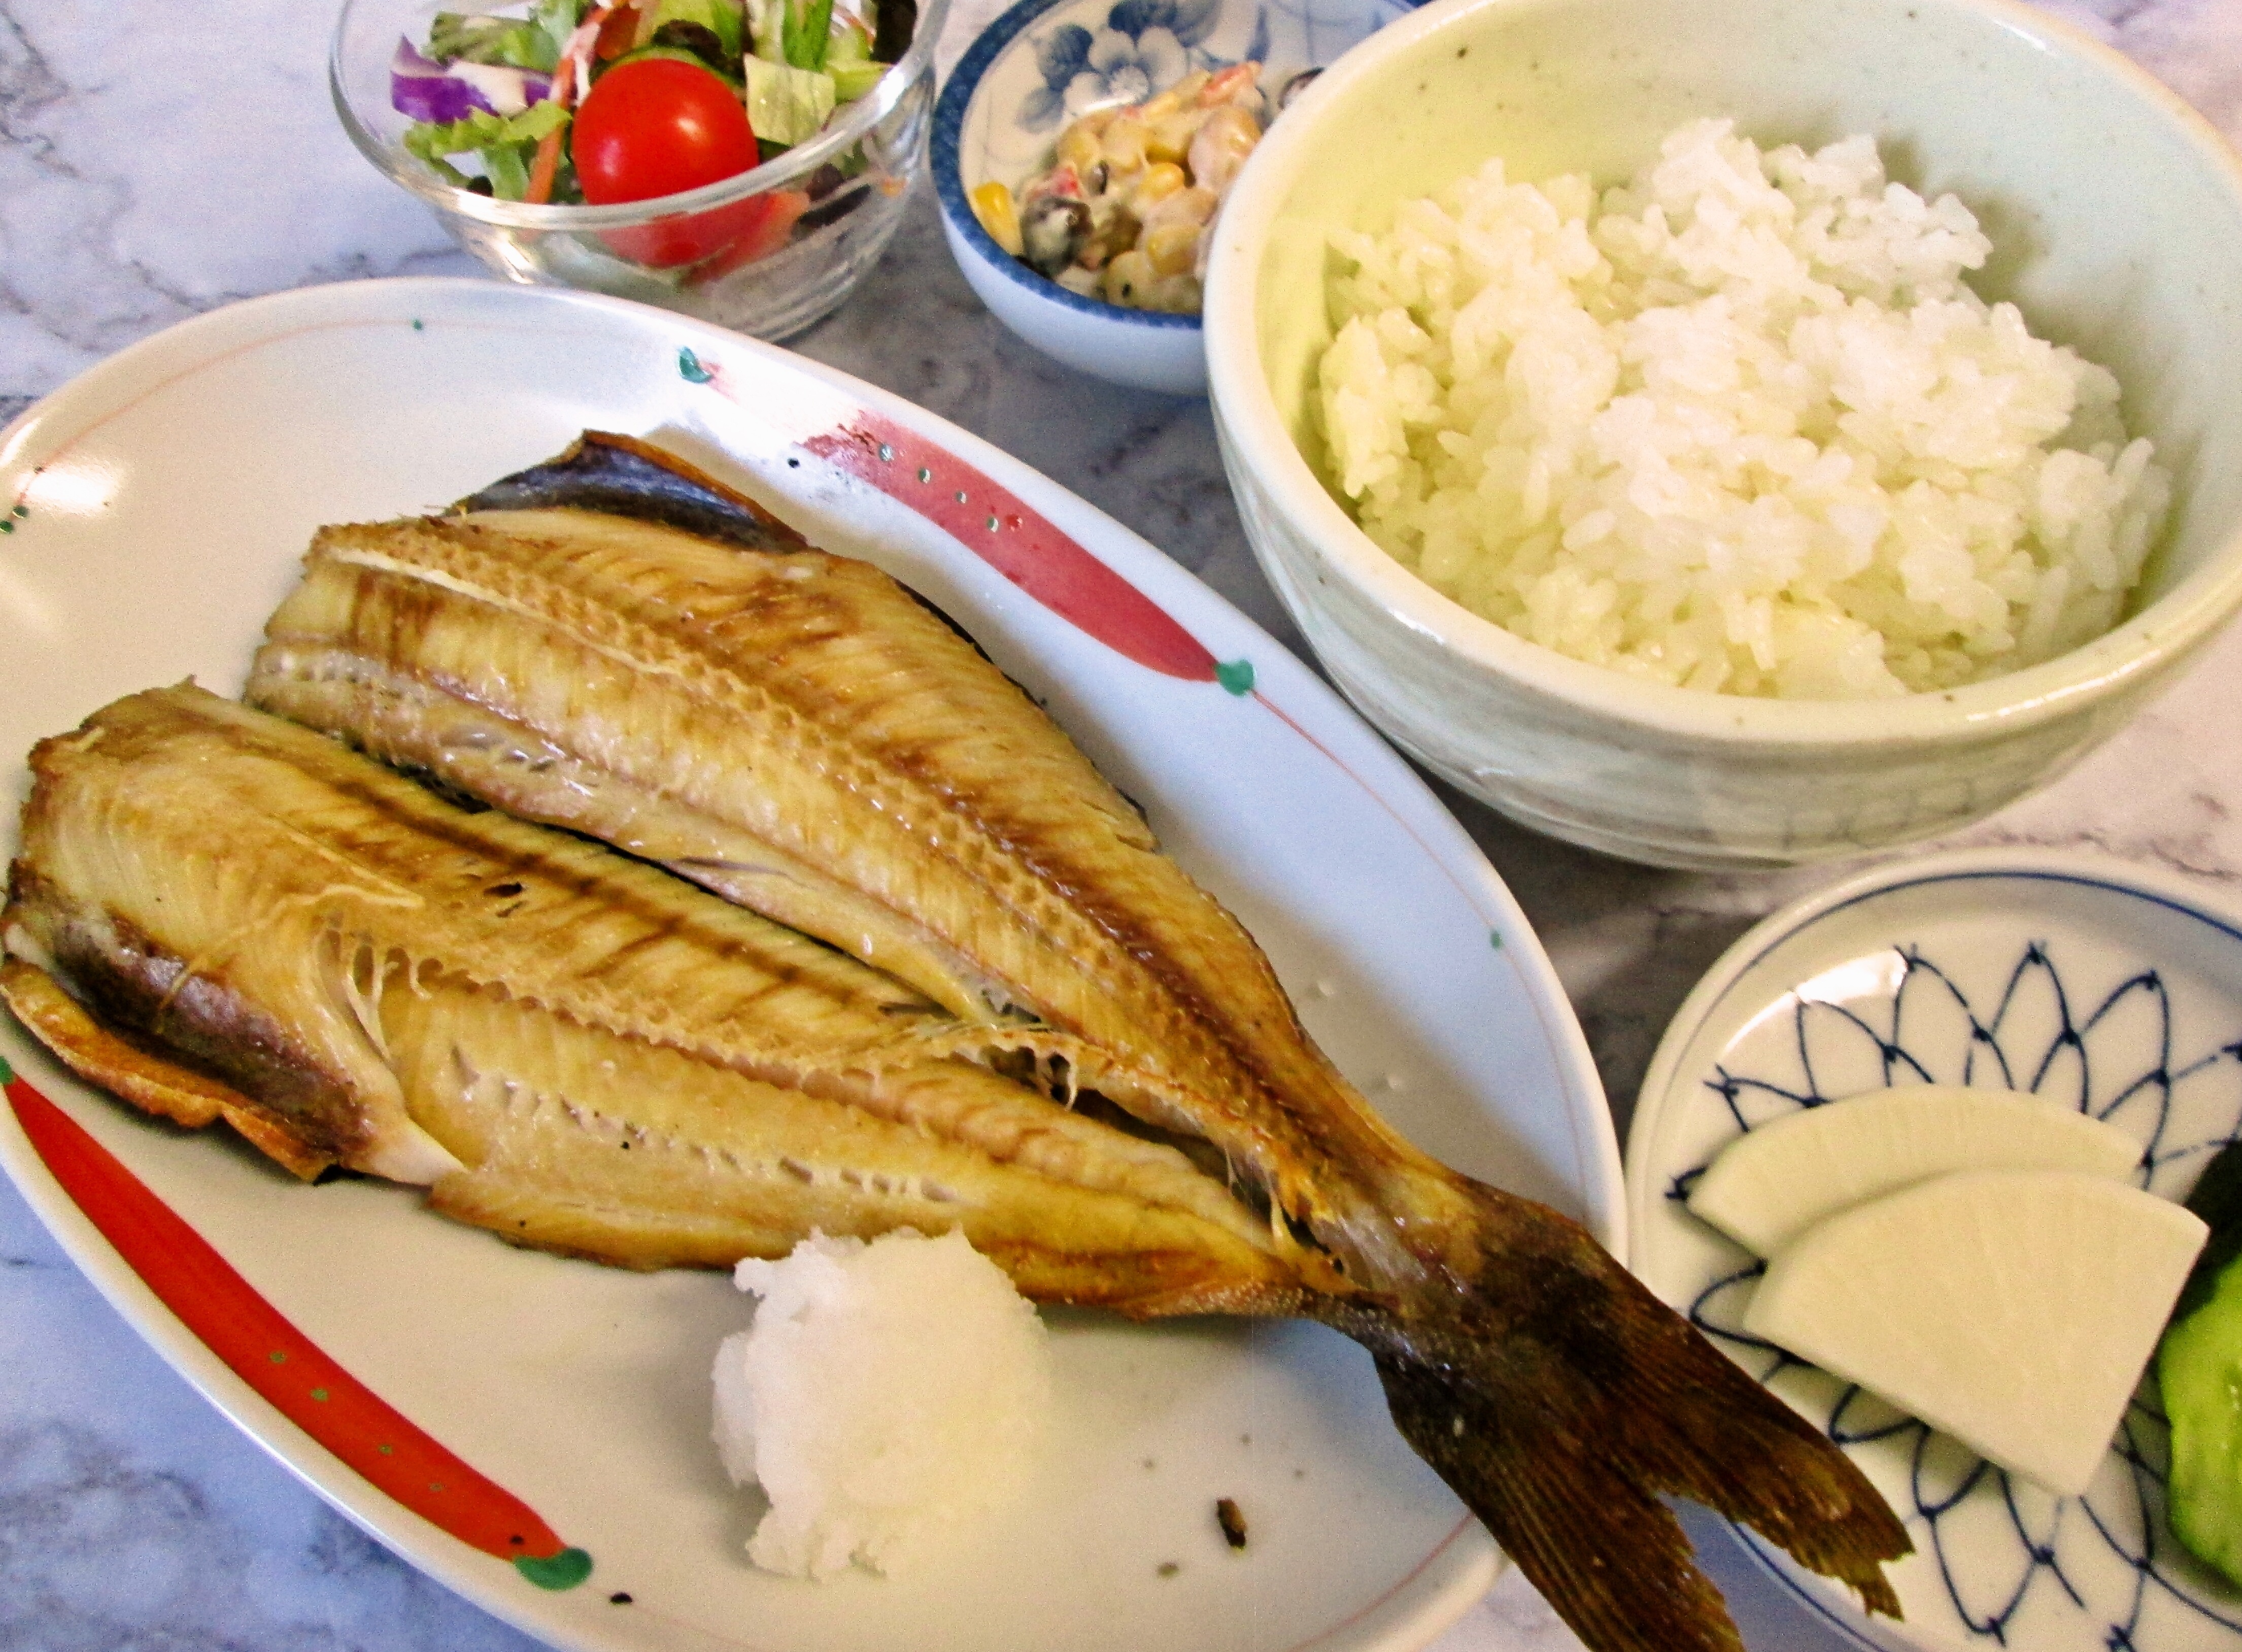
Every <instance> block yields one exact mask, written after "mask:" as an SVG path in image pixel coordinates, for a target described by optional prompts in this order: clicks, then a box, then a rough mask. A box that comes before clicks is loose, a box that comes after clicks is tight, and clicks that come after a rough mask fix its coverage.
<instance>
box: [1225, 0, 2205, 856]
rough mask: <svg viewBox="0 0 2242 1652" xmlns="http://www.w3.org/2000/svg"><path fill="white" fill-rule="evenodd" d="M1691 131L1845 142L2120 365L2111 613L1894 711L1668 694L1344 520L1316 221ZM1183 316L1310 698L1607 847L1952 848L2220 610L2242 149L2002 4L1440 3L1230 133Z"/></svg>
mask: <svg viewBox="0 0 2242 1652" xmlns="http://www.w3.org/2000/svg"><path fill="white" fill-rule="evenodd" d="M1704 116H1732V117H1734V118H1735V119H1736V121H1737V126H1738V130H1739V131H1741V132H1742V133H1744V134H1745V135H1747V136H1749V137H1751V138H1755V140H1756V141H1758V142H1759V143H1760V144H1762V146H1763V147H1767V146H1773V145H1775V144H1782V143H1788V142H1797V143H1802V144H1806V145H1807V146H1809V148H1812V147H1817V146H1819V145H1821V144H1827V143H1829V142H1831V141H1834V140H1836V139H1837V138H1843V137H1846V136H1849V135H1851V134H1854V133H1859V132H1866V133H1869V134H1871V135H1873V136H1874V137H1875V138H1876V140H1877V143H1878V144H1879V147H1880V149H1881V150H1882V152H1883V158H1884V159H1885V162H1886V164H1887V165H1888V166H1889V167H1890V170H1891V172H1892V174H1893V176H1894V177H1895V178H1896V179H1897V180H1898V181H1901V182H1903V183H1905V184H1907V185H1910V187H1913V188H1915V189H1916V190H1917V191H1920V192H1922V193H1923V194H1924V195H1925V196H1927V197H1930V196H1936V195H1937V194H1939V193H1943V192H1945V191H1953V192H1954V193H1956V194H1957V195H1958V196H1959V197H1960V198H1962V200H1963V203H1964V204H1965V205H1967V206H1969V207H1970V209H1971V210H1972V211H1973V212H1975V213H1976V214H1977V218H1978V219H1979V221H1980V223H1981V224H1982V225H1983V226H1984V229H1985V231H1986V232H1987V233H1988V234H1989V235H1990V237H1991V238H1992V240H1993V244H1994V252H1993V256H1992V259H1991V260H1990V263H1989V265H1987V267H1986V268H1985V269H1984V270H1983V271H1981V272H1977V274H1976V275H1975V276H1973V277H1972V278H1971V285H1974V286H1975V287H1976V288H1977V291H1978V292H1980V294H1981V295H1983V296H1984V297H1985V298H1987V299H1993V300H1998V299H2012V300H2014V301H2015V302H2017V304H2018V305H2019V306H2021V307H2022V309H2023V311H2024V315H2025V318H2026V319H2027V320H2028V322H2029V323H2030V324H2031V326H2032V328H2033V330H2034V332H2037V333H2038V334H2039V335H2041V336H2043V337H2047V338H2051V339H2054V340H2055V341H2057V342H2058V343H2062V344H2067V345H2069V346H2072V347H2073V348H2075V349H2076V350H2078V352H2079V353H2081V354H2083V355H2084V356H2085V357H2087V358H2088V359H2091V360H2093V361H2096V362H2099V363H2101V364H2103V365H2104V366H2107V367H2109V368H2110V369H2111V370H2112V371H2113V372H2114V373H2116V374H2117V375H2118V379H2119V381H2120V383H2121V384H2122V385H2123V386H2124V389H2125V400H2124V405H2123V413H2124V417H2125V421H2126V424H2127V426H2128V427H2129V428H2130V429H2131V431H2133V432H2134V433H2137V434H2145V435H2147V436H2149V437H2151V439H2152V440H2154V442H2155V444H2156V447H2157V453H2158V460H2159V462H2160V463H2162V464H2164V465H2165V466H2166V467H2169V468H2170V470H2171V471H2172V478H2173V503H2172V511H2171V514H2170V515H2169V517H2168V518H2167V520H2166V524H2165V530H2164V534H2163V537H2162V540H2161V541H2159V543H2158V547H2157V548H2156V549H2155V550H2153V551H2152V553H2151V556H2150V559H2149V562H2148V565H2147V571H2146V573H2145V577H2144V580H2143V582H2142V585H2141V588H2140V589H2139V590H2138V593H2137V594H2136V596H2135V598H2134V601H2133V603H2132V606H2131V608H2130V609H2129V610H2128V614H2129V617H2127V618H2125V620H2123V621H2121V623H2119V624H2118V627H2117V628H2116V629H2114V630H2113V631H2111V632H2110V633H2108V634H2107V635H2104V636H2102V637H2100V638H2098V639H2097V640H2095V641H2091V642H2090V643H2087V644H2085V645H2084V646H2083V647H2080V648H2076V649H2074V650H2072V651H2071V652H2070V653H2068V654H2065V655H2059V656H2058V657H2057V658H2055V659H2052V660H2050V661H2044V662H2043V663H2041V664H2037V665H2034V666H2031V667H2028V668H2024V669H2021V670H2018V671H2016V672H2014V673H2011V674H2010V675H2006V676H2002V677H1997V678H1994V679H1991V680H1990V681H1986V682H1977V683H1974V684H1970V685H1967V686H1964V687H1961V688H1954V689H1951V690H1946V691H1941V692H1936V693H1925V694H1916V695H1907V696H1905V697H1903V698H1901V699H1896V700H1893V699H1886V700H1879V701H1863V702H1838V701H1818V702H1814V701H1791V702H1781V701H1770V700H1762V699H1754V698H1746V697H1742V696H1733V695H1713V694H1705V693H1698V692H1693V691H1691V690H1687V689H1682V688H1669V687H1667V686H1664V685H1662V684H1657V683H1652V682H1642V681H1638V680H1636V679H1634V678H1632V677H1628V676H1626V675H1622V674H1621V673H1619V672H1617V671H1614V670H1610V669H1607V668H1602V667H1600V666H1594V665H1590V664H1587V663H1584V662H1581V661H1574V660H1572V659H1568V658H1566V657H1563V656H1561V655H1558V654H1556V653H1554V652H1553V651H1550V650H1547V649H1545V648H1540V647H1538V646H1536V645H1534V644H1533V643H1530V642H1527V641H1524V640H1523V639H1521V638H1520V637H1518V636H1516V635H1513V634H1511V633H1510V632H1508V631H1506V630H1504V629H1502V628H1500V627H1498V626H1496V625H1495V624H1494V623H1493V622H1491V621H1487V620H1484V619H1481V618H1480V617H1478V616H1477V615H1475V614H1472V613H1470V612H1468V611H1467V610H1466V609H1464V608H1461V607H1460V606H1458V605H1457V604H1455V603H1453V602H1452V601H1449V600H1448V599H1447V597H1445V596H1443V595H1441V594H1439V593H1438V592H1436V591H1434V590H1433V588H1431V587H1430V586H1428V585H1426V584H1425V583H1423V582H1422V581H1420V580H1419V579H1418V578H1417V577H1416V576H1415V575H1414V574H1412V573H1411V572H1409V571H1408V570H1406V569H1405V568H1404V567H1401V566H1400V564H1399V563H1397V562H1395V561H1393V559H1392V558H1391V557H1389V556H1388V555H1387V554H1386V553H1385V552H1384V551H1382V550H1380V549H1379V547H1376V546H1375V545H1373V543H1372V542H1371V541H1370V540H1369V539H1368V538H1367V537H1366V536H1365V535H1364V534H1362V532H1361V531H1360V530H1359V528H1358V527H1356V526H1355V524H1354V522H1353V520H1352V519H1351V518H1350V517H1349V515H1348V514H1347V513H1346V509H1345V508H1343V507H1342V505H1341V504H1340V503H1339V500H1338V499H1337V498H1336V497H1335V496H1334V494H1332V492H1331V491H1330V490H1328V489H1327V487H1326V485H1325V483H1324V482H1323V480H1320V478H1319V474H1318V473H1317V471H1316V470H1315V469H1313V468H1312V465H1313V464H1314V463H1315V462H1316V461H1317V460H1319V459H1320V457H1321V438H1320V435H1319V432H1318V427H1317V414H1316V413H1315V411H1314V408H1313V403H1314V400H1315V385H1316V362H1317V359H1318V357H1319V353H1320V352H1321V350H1322V349H1323V347H1324V346H1325V345H1326V344H1327V343H1328V342H1329V340H1330V339H1331V337H1332V326H1331V323H1330V319H1329V315H1328V311H1327V306H1326V274H1327V272H1328V271H1329V269H1330V268H1331V267H1332V265H1333V261H1334V259H1335V256H1336V255H1334V254H1333V253H1332V252H1330V251H1329V250H1328V246H1329V237H1330V235H1331V232H1332V231H1333V230H1335V229H1339V228H1358V229H1371V230H1378V229H1382V228H1384V227H1386V224H1387V223H1389V222H1390V221H1391V214H1392V209H1393V205H1394V204H1395V203H1396V202H1398V201H1400V200H1402V199H1406V198H1412V197H1414V196H1419V195H1424V194H1428V193H1430V192H1431V191H1433V190H1435V189H1437V188H1438V187H1440V186H1441V185H1445V184H1447V183H1448V182H1449V181H1451V180H1452V179H1454V178H1458V177H1460V176H1461V175H1463V174H1464V173H1466V172H1467V171H1471V170H1473V169H1474V168H1475V167H1477V166H1478V165H1480V163H1481V162H1482V161H1483V160H1485V159H1486V158H1488V157H1489V156H1492V155H1496V154H1500V155H1501V156H1502V157H1504V158H1505V160H1506V162H1507V165H1508V169H1509V176H1510V177H1511V178H1514V179H1519V180H1538V179H1542V178H1549V177H1552V176H1554V175H1556V174H1559V173H1561V172H1567V171H1588V173H1590V174H1591V175H1592V177H1593V178H1594V180H1595V181H1596V183H1597V184H1598V185H1608V184H1610V183H1614V182H1616V181H1619V180H1620V179H1621V178H1626V177H1627V176H1628V174H1630V173H1631V172H1633V171H1635V169H1636V168H1637V167H1639V166H1640V165H1642V164H1643V163H1644V162H1645V161H1647V160H1648V159H1649V158H1653V157H1655V154H1656V153H1657V146H1658V143H1659V140H1660V139H1661V137H1663V136H1664V135H1665V134H1666V133H1667V132H1668V131H1671V130H1673V129H1674V128H1675V127H1676V126H1679V125H1680V124H1682V123H1683V122H1684V121H1687V120H1689V119H1691V118H1698V117H1704ZM1206 328H1207V337H1208V341H1209V350H1208V356H1209V366H1210V377H1211V388H1212V398H1213V402H1214V410H1215V416H1216V426H1217V429H1218V434H1219V436H1220V439H1221V441H1222V446H1223V453H1224V460H1225V465H1226V467H1227V468H1228V473H1229V477H1230V481H1231V485H1232V490H1233V491H1234V493H1235V494H1236V495H1237V498H1238V506H1239V509H1240V513H1241V514H1242V516H1243V518H1244V520H1245V531H1246V534H1247V537H1248V539H1249V540H1250V541H1251V542H1252V546H1253V549H1254V551H1255V554H1256V555H1257V556H1258V557H1259V560H1260V562H1261V566H1262V567H1263V569H1264V571H1265V573H1266V574H1267V575H1268V577H1269V579H1270V581H1271V582H1272V584H1273V585H1274V586H1275V587H1276V588H1277V590H1278V592H1279V594H1280V595H1281V596H1282V598H1283V600H1284V601H1285V605H1286V607H1287V608H1289V609H1290V610H1291V612H1292V615H1293V617H1294V619H1295V620H1296V621H1298V622H1299V626H1300V628H1301V629H1302V631H1303V632H1304V633H1305V634H1306V636H1307V639H1308V641H1309V642H1310V643H1311V644H1312V646H1313V648H1315V650H1316V653H1317V655H1319V658H1320V659H1321V661H1322V662H1323V664H1324V667H1325V668H1326V670H1327V671H1328V672H1329V673H1330V674H1331V675H1332V678H1333V680H1334V681H1335V682H1337V683H1338V684H1339V687H1340V688H1341V689H1343V690H1344V691H1345V692H1346V695H1348V696H1349V697H1350V698H1351V699H1353V702H1355V704H1356V705H1357V706H1358V707H1359V708H1361V710H1362V711H1363V712H1364V713H1365V714H1366V715H1367V716H1368V717H1369V718H1370V719H1371V720H1372V721H1373V722H1374V723H1376V724H1377V725H1378V726H1379V728H1380V729H1383V730H1384V732H1385V733H1386V735H1388V736H1390V737H1391V738H1392V739H1393V740H1394V741H1395V742H1397V743H1398V744H1400V746H1401V747H1402V748H1403V749H1405V750H1406V751H1408V752H1409V753H1410V754H1411V755H1413V756H1415V757H1416V758H1417V759H1419V760H1420V762H1423V763H1425V764H1426V766H1427V767H1428V768H1430V769H1433V771H1434V772H1435V773H1437V774H1439V775H1440V776H1442V777H1443V778H1445V779H1447V780H1448V781H1449V782H1453V784H1455V785H1457V786H1458V787H1460V788H1461V789H1464V790H1465V791H1467V792H1468V793H1470V794H1471V795H1473V796H1476V797H1479V798H1480V799H1482V800H1484V801H1485V802H1488V803H1490V804H1492V805H1493V806H1494V808H1496V809H1500V810H1501V811H1502V812H1503V813H1505V814H1507V815H1508V816H1511V817H1513V818H1514V819H1516V820H1518V821H1520V822H1521V823H1524V824H1526V825H1528V826H1531V827H1534V828H1535V829H1540V830H1542V831H1545V832H1547V833H1550V834H1551V835H1553V836H1559V837H1562V838H1566V839H1568V840H1570V841H1572V842H1574V843H1581V844H1585V845H1588V846H1589V847H1591V848H1594V849H1598V850H1604V851H1607V852H1608V853H1612V854H1615V855H1620V856H1626V857H1628V858H1630V859H1635V860H1639V861H1644V862H1648V863H1654V864H1661V865H1670V866H1682V867H1697V868H1707V869H1717V868H1740V867H1754V866H1762V867H1771V866H1778V865H1783V864H1788V863H1796V862H1802V861H1810V860H1816V859H1823V858H1829V857H1833V856H1844V855H1849V854H1854V853H1857V852H1860V851H1863V850H1872V849H1876V848H1880V847H1883V846H1886V845H1890V844H1893V843H1900V842H1903V841H1904V840H1907V839H1910V838H1916V837H1921V836H1928V835H1930V834H1933V833H1937V832H1941V831H1946V830H1950V829H1956V828H1958V827H1960V826H1962V825H1963V824H1966V823H1969V822H1970V821H1972V820H1975V819H1977V818H1978V817H1980V816H1984V815H1986V814H1989V813H1990V812H1991V811H1993V810H1994V809H1998V808H2000V807H2001V806H2002V805H2003V804H2004V803H2007V802H2010V801H2011V800H2013V799H2015V798H2017V797H2018V796H2023V795H2024V793H2026V792H2028V791H2031V789H2035V788H2037V787H2038V786H2040V785H2043V784H2044V783H2045V782H2048V781H2050V780H2051V779H2053V778H2054V777H2056V776H2057V775H2059V774H2061V773H2062V772H2063V771H2064V769H2066V768H2067V767H2069V766H2070V765H2071V763H2072V762H2076V761H2077V760H2078V758H2079V757H2081V756H2082V755H2084V754H2085V753H2086V752H2087V751H2088V750H2090V749H2091V748H2092V747H2093V746H2094V745H2096V744H2097V743H2098V742H2100V741H2102V740H2104V739H2105V738H2107V737H2108V736H2109V735H2111V733H2113V732H2114V731H2115V730H2117V729H2118V728H2120V727H2121V726H2123V724H2124V723H2125V721H2126V719H2127V718H2128V717H2129V716H2131V715H2132V713H2133V712H2134V711H2135V710H2137V709H2138V708H2139V707H2140V706H2141V705H2142V703H2143V702H2144V701H2145V699H2146V698H2147V696H2148V695H2150V694H2151V693H2152V692H2153V691H2155V690H2156V689H2158V688H2161V687H2163V686H2164V685H2165V684H2166V683H2167V682H2169V681H2170V679H2171V677H2172V673H2173V672H2174V671H2175V669H2176V668H2178V666H2179V665H2180V664H2181V663H2182V661H2185V659H2187V658H2188V656H2189V655H2191V654H2192V653H2193V651H2194V650H2195V649H2196V648H2198V647H2199V646H2200V645H2201V644H2202V643H2203V642H2204V641H2205V640H2207V639H2208V638H2209V637H2210V636H2211V635H2213V634H2214V633H2215V632H2216V630H2217V629H2218V628H2219V626H2220V625H2221V623H2222V622H2224V621H2225V620H2226V619H2227V618H2229V617H2230V616H2231V615H2232V613H2233V612H2234V610H2235V608H2237V606H2238V605H2242V397H2237V396H2235V395H2233V394H2232V390H2231V384H2232V363H2233V362H2234V361H2235V360H2236V359H2242V165H2238V163H2237V160H2236V158H2235V157H2234V156H2233V155H2232V152H2231V151H2228V150H2227V149H2226V148H2225V145H2224V144H2223V143H2222V142H2221V141H2220V140H2219V138H2218V136H2217V135H2216V134H2215V133H2214V132H2213V131H2212V130H2211V128H2210V127H2209V126H2208V125H2207V124H2205V123H2204V122H2203V121H2202V120H2201V119H2200V118H2198V117H2197V116H2196V115H2194V114H2193V113H2192V111H2189V110H2188V109H2186V108H2185V106H2184V105H2183V104H2180V102H2179V101H2178V99H2177V98H2175V97H2172V95H2171V94H2170V93H2168V92H2166V91H2164V90H2163V89H2162V88H2161V87H2159V86H2158V85H2157V84H2155V83H2154V82H2152V81H2151V80H2150V79H2149V78H2148V77H2146V76H2145V74H2143V73H2142V72H2141V71H2138V70H2137V69H2135V68H2133V67H2132V66H2131V64H2128V63H2127V62H2125V60H2124V59H2123V58H2121V57H2118V56H2117V55H2116V54H2114V53H2112V52H2110V51H2108V50H2104V48H2102V47H2101V46H2099V45H2098V44H2096V43H2094V42H2092V41H2091V40H2089V39H2087V38H2086V37H2084V36H2083V35H2080V34H2078V33H2077V32H2076V31H2074V30H2071V29H2069V28H2067V27H2066V26H2064V25H2063V24H2058V23H2056V22H2054V21H2052V20H2051V19H2050V18H2049V17H2046V16H2045V15H2044V14H2042V13H2040V12H2037V11H2035V10H2031V9H2029V8H2026V7H2024V6H2022V5H2017V4H2012V3H2006V0H1913V3H1909V4H1906V5H1899V4H1892V3H1886V0H1438V3H1435V4H1433V5H1431V6H1428V7H1426V9H1425V10H1422V11H1420V12H1419V13H1417V14H1415V15H1414V16H1413V17H1409V18H1407V19H1406V20H1404V21H1402V22H1400V23H1398V24H1394V25H1393V27H1391V28H1389V29H1387V30H1385V31H1383V32H1382V33H1380V34H1379V35H1378V36H1377V37H1374V38H1373V39H1372V40H1370V41H1368V42H1367V43H1366V44H1364V45H1362V46H1361V47H1359V48H1358V49H1357V50H1354V51H1353V52H1351V53H1349V54H1348V55H1347V56H1346V57H1345V58H1343V59H1342V60H1341V61H1340V62H1339V64H1336V65H1335V66H1333V67H1332V69H1331V70H1329V71H1326V73H1325V74H1324V75H1323V77H1321V78H1320V79H1319V81H1318V82H1317V83H1316V84H1314V85H1313V86H1312V87H1311V88H1309V89H1308V91H1306V94H1305V95H1304V96H1303V97H1301V98H1300V99H1299V101H1298V102H1297V103H1296V104H1294V105H1293V106H1292V109H1291V110H1290V111H1287V113H1286V115H1285V118H1284V120H1283V121H1282V122H1281V123H1279V124H1278V126H1277V127H1276V128H1274V129H1273V130H1272V131H1271V133H1270V135H1269V136H1268V137H1267V138H1265V140H1264V141H1263V144H1262V145H1261V147H1260V148H1259V150H1258V151H1256V153H1255V155H1254V157H1253V158H1252V162H1251V163H1250V164H1249V165H1248V166H1247V168H1246V170H1245V174H1244V175H1243V176H1242V177H1241V178H1240V179H1239V181H1238V184H1237V185H1236V186H1235V187H1234V189H1233V191H1232V195H1231V198H1230V199H1229V201H1228V203H1227V205H1226V206H1225V212H1224V215H1223V218H1222V220H1221V223H1220V225H1219V226H1218V235H1217V244H1216V246H1215V249H1214V252H1213V257H1212V265H1211V268H1210V272H1209V276H1208V284H1207V302H1206Z"/></svg>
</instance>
